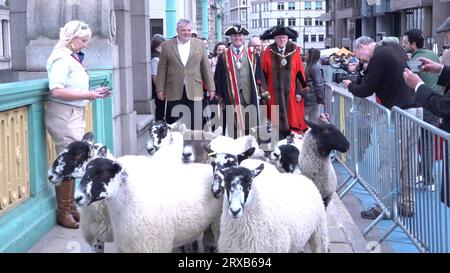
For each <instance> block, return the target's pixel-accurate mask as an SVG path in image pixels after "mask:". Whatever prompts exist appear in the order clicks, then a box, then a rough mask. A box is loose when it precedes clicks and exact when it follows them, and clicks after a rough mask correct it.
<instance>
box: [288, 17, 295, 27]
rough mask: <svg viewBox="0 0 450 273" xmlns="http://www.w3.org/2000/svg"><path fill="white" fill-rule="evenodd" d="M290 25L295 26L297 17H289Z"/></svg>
mask: <svg viewBox="0 0 450 273" xmlns="http://www.w3.org/2000/svg"><path fill="white" fill-rule="evenodd" d="M288 26H290V27H295V18H289V19H288Z"/></svg>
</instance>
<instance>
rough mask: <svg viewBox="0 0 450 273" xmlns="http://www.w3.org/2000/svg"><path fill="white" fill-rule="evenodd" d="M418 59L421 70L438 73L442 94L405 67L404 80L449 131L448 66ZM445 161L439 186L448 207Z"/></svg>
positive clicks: (445, 150)
mask: <svg viewBox="0 0 450 273" xmlns="http://www.w3.org/2000/svg"><path fill="white" fill-rule="evenodd" d="M418 60H419V61H420V62H422V67H421V68H422V70H423V71H427V72H432V73H435V74H439V79H438V84H439V85H441V86H445V87H446V88H445V93H444V95H441V94H436V93H435V92H434V91H433V89H432V88H431V87H430V86H428V85H426V84H425V83H424V82H423V80H422V79H421V78H420V77H419V76H418V75H416V74H414V73H412V72H411V71H410V70H409V69H405V71H404V72H403V77H404V79H405V82H406V84H408V86H410V87H411V88H414V90H415V91H416V93H417V95H416V101H417V103H418V104H419V105H421V106H423V107H424V108H426V109H428V110H430V111H431V112H432V113H433V114H435V115H436V116H438V117H442V118H443V122H442V126H441V128H442V129H443V130H444V131H446V132H449V133H450V92H448V90H449V89H450V66H446V65H442V64H439V63H436V62H433V61H431V60H428V59H426V58H419V59H418ZM444 143H445V145H444V149H443V150H444V154H446V156H444V158H448V149H449V147H448V143H447V142H446V141H445V142H444ZM445 162H446V165H444V166H445V167H444V168H443V172H444V173H443V176H442V177H443V178H444V179H447V181H445V180H444V181H443V182H444V183H442V186H441V201H442V202H443V203H444V204H445V205H446V206H447V207H450V186H449V183H448V177H449V173H448V172H449V167H448V164H449V163H448V159H447V160H445Z"/></svg>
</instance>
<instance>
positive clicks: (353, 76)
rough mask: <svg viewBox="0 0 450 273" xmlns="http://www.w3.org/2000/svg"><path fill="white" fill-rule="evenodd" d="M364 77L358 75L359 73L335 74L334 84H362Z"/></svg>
mask: <svg viewBox="0 0 450 273" xmlns="http://www.w3.org/2000/svg"><path fill="white" fill-rule="evenodd" d="M362 78H363V76H362V75H361V74H360V73H358V72H353V73H347V72H345V73H334V74H333V82H335V83H341V82H343V81H344V80H350V81H351V82H354V83H358V84H359V83H361V80H362Z"/></svg>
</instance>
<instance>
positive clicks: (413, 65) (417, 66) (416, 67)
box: [406, 60, 422, 73]
mask: <svg viewBox="0 0 450 273" xmlns="http://www.w3.org/2000/svg"><path fill="white" fill-rule="evenodd" d="M406 65H407V66H408V68H409V69H410V70H411V72H413V73H419V72H422V63H421V62H420V61H416V60H411V61H407V62H406Z"/></svg>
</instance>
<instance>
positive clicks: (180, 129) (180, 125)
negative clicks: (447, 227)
mask: <svg viewBox="0 0 450 273" xmlns="http://www.w3.org/2000/svg"><path fill="white" fill-rule="evenodd" d="M176 124H177V125H176V127H175V128H176V130H177V131H178V132H180V133H181V134H182V135H184V134H185V133H186V132H187V127H186V124H184V123H178V122H176Z"/></svg>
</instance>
